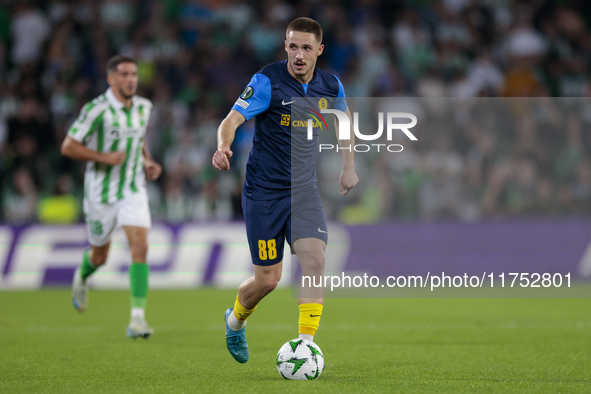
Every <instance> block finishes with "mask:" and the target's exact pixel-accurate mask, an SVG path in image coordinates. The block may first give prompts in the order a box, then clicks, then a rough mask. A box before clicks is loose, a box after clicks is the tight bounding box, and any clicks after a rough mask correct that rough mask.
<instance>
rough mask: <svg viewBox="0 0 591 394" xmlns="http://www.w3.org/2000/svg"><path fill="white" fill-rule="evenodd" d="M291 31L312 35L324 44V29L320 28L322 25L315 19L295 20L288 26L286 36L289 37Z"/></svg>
mask: <svg viewBox="0 0 591 394" xmlns="http://www.w3.org/2000/svg"><path fill="white" fill-rule="evenodd" d="M290 31H299V32H302V33H312V34H314V36H315V37H316V39H317V40H318V42H320V43H322V27H320V23H318V22H316V21H315V20H314V19H310V18H304V17H302V18H298V19H295V20H293V21H292V22H291V23H290V24H289V26H287V30H286V32H285V35H286V36H287V35H289V32H290Z"/></svg>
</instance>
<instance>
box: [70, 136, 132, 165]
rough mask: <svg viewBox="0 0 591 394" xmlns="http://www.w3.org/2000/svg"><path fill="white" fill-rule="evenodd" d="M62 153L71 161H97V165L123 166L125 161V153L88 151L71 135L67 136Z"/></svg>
mask: <svg viewBox="0 0 591 394" xmlns="http://www.w3.org/2000/svg"><path fill="white" fill-rule="evenodd" d="M61 153H62V155H64V156H67V157H69V158H70V159H74V160H82V161H95V162H97V163H104V164H108V165H111V166H118V165H121V164H123V162H124V161H125V152H108V153H105V152H97V151H95V150H92V149H88V148H87V147H86V146H84V145H82V144H81V143H80V142H78V141H76V140H75V139H74V138H72V137H70V136H69V135H67V136H66V139H65V140H64V142H63V143H62V149H61Z"/></svg>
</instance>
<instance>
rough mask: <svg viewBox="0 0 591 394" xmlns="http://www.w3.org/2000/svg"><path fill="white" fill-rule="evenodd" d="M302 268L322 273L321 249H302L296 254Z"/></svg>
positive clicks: (322, 253) (322, 259) (322, 256)
mask: <svg viewBox="0 0 591 394" xmlns="http://www.w3.org/2000/svg"><path fill="white" fill-rule="evenodd" d="M298 257H299V258H300V262H301V264H302V269H303V270H305V271H306V272H309V273H320V274H322V273H324V260H325V257H324V252H323V251H321V250H309V251H304V252H303V253H301V254H300V256H298Z"/></svg>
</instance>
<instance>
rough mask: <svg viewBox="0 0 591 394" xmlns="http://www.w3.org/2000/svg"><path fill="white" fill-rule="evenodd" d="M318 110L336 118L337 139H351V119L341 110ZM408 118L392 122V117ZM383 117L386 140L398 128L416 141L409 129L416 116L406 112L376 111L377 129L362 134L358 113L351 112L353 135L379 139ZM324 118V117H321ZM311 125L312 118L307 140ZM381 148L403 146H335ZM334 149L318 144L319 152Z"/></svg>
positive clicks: (399, 147)
mask: <svg viewBox="0 0 591 394" xmlns="http://www.w3.org/2000/svg"><path fill="white" fill-rule="evenodd" d="M320 112H321V113H322V114H333V115H335V116H336V117H337V119H338V121H339V122H338V128H339V132H338V137H339V140H340V141H342V140H351V121H350V120H349V117H348V116H347V114H346V113H345V112H343V111H339V110H336V109H321V110H320ZM401 118H403V119H408V120H410V122H408V123H394V119H401ZM384 119H386V138H387V140H388V141H392V135H393V133H394V131H395V130H400V131H402V132H403V133H404V135H406V136H407V137H408V139H410V140H411V141H417V137H415V135H414V134H413V133H412V132H411V131H410V130H409V129H411V128H413V127H414V126H416V124H417V117H416V116H414V115H413V114H411V113H408V112H388V113H386V115H384V113H383V112H379V113H378V131H377V132H375V133H374V134H362V133H361V131H359V113H358V112H353V132H354V133H355V137H357V138H358V139H360V140H362V141H375V140H377V139H379V138H380V137H381V136H382V134H383V133H384ZM323 120H324V118H323ZM313 125H314V122H313V120H312V119H308V122H307V127H308V129H307V130H308V140H312V139H314V135H313ZM381 148H385V149H386V150H387V151H388V152H402V150H403V149H404V147H403V146H402V145H400V144H355V145H352V146H351V145H350V146H347V147H341V146H339V145H337V146H336V151H337V152H338V151H339V150H349V151H351V149H353V150H354V151H355V152H369V151H370V150H373V149H375V150H377V151H378V152H380V149H381ZM332 149H335V146H334V145H332V144H320V145H319V152H322V151H323V150H332Z"/></svg>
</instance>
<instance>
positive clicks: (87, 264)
mask: <svg viewBox="0 0 591 394" xmlns="http://www.w3.org/2000/svg"><path fill="white" fill-rule="evenodd" d="M97 268H98V267H95V266H94V265H93V264H92V261H90V250H86V251H85V252H84V258H83V259H82V264H81V265H80V276H81V277H82V281H84V282H86V279H87V278H88V277H89V276H90V275H92V274H93V272H94V271H96V269H97Z"/></svg>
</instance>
